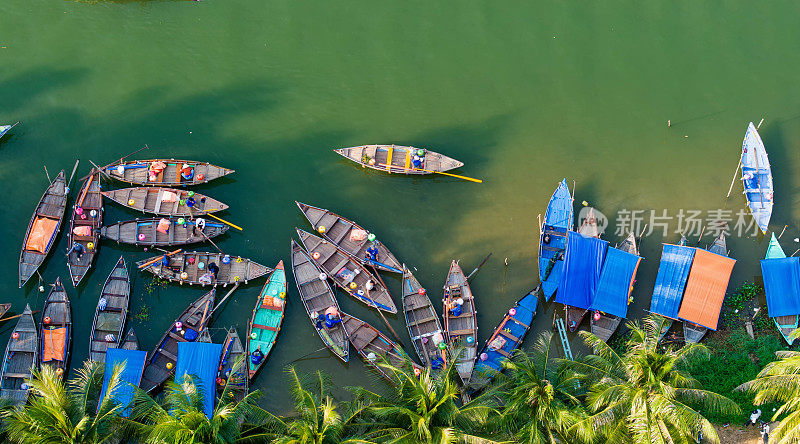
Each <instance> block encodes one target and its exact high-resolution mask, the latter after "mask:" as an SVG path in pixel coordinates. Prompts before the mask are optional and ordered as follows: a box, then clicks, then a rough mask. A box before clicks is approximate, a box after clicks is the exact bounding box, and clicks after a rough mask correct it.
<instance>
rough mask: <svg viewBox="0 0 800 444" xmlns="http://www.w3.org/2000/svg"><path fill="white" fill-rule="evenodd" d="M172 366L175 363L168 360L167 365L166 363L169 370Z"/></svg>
mask: <svg viewBox="0 0 800 444" xmlns="http://www.w3.org/2000/svg"><path fill="white" fill-rule="evenodd" d="M172 366H173V364H172V363H171V362H167V365H166V367H167V370H172Z"/></svg>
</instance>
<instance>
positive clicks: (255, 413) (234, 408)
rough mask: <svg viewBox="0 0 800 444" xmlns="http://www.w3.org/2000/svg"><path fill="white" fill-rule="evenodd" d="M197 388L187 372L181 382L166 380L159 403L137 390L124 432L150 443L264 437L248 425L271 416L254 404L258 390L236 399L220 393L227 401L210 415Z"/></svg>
mask: <svg viewBox="0 0 800 444" xmlns="http://www.w3.org/2000/svg"><path fill="white" fill-rule="evenodd" d="M200 388H201V385H200V384H199V383H198V382H195V380H194V378H193V377H192V376H191V375H186V376H185V377H184V378H183V381H181V383H180V384H177V383H175V382H174V381H169V382H167V384H166V386H165V388H164V397H163V400H162V401H161V403H158V402H157V401H156V400H155V399H153V398H151V397H150V396H149V395H147V393H145V392H144V391H142V390H139V391H138V392H137V394H136V396H135V397H134V400H133V412H132V414H131V418H130V419H131V421H130V422H127V423H126V425H127V427H126V428H125V430H126V432H128V433H130V434H131V435H137V436H139V437H140V438H141V441H142V442H145V443H152V444H167V443H172V444H181V443H198V444H199V443H208V444H226V443H233V442H239V441H240V440H241V439H242V438H251V439H258V438H259V437H261V438H263V435H261V434H260V432H259V431H258V428H257V427H254V426H250V425H249V424H258V423H261V422H263V421H267V420H268V419H269V418H270V417H271V415H269V413H267V412H266V411H264V410H262V409H261V408H259V407H257V406H256V405H255V401H256V400H257V399H258V398H259V397H260V395H261V394H260V392H258V391H254V392H251V393H249V394H247V395H246V396H245V397H244V398H243V399H242V400H241V401H238V402H237V401H235V400H234V399H233V397H232V396H225V393H223V396H222V399H228V400H229V401H227V402H225V401H222V402H218V403H217V405H216V406H215V407H214V411H213V414H212V415H211V417H210V418H209V417H207V416H206V414H205V412H204V409H203V392H202V390H200ZM243 430H247V431H248V433H245V432H243Z"/></svg>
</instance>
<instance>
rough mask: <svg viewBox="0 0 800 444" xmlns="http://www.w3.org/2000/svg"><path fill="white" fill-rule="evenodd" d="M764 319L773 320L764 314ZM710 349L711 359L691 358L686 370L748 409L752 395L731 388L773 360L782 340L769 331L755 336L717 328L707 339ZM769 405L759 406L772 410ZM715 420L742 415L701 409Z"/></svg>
mask: <svg viewBox="0 0 800 444" xmlns="http://www.w3.org/2000/svg"><path fill="white" fill-rule="evenodd" d="M767 321H769V322H770V323H772V321H771V320H770V319H769V318H767ZM707 341H708V344H707V345H708V348H709V350H710V351H711V359H710V360H694V361H692V362H691V363H690V365H689V371H690V372H691V374H692V376H694V377H695V378H696V379H697V380H698V381H699V382H700V384H702V386H703V387H705V388H706V389H708V390H710V391H712V392H714V393H719V394H722V395H725V396H727V397H728V398H730V399H731V400H733V401H734V402H735V403H736V404H737V405H739V408H740V409H741V410H742V411H743V412H750V411H752V410H753V409H754V408H755V407H754V406H753V395H752V394H750V393H746V392H741V391H736V390H734V389H735V388H736V387H738V386H739V385H741V384H744V383H745V382H747V381H750V380H751V379H754V378H755V377H756V375H758V372H759V371H760V370H761V369H762V368H764V366H765V365H767V364H768V363H770V362H772V361H775V360H776V359H777V358H776V357H775V352H777V351H778V350H782V349H783V348H784V345H783V344H782V343H781V340H780V339H778V338H777V337H775V336H772V335H759V336H757V337H756V339H755V340H752V339H750V337H749V336H748V335H747V333H745V332H744V331H742V330H737V331H734V332H731V333H730V334H729V335H726V334H724V333H722V332H719V333H717V334H715V335H710V336H709V337H708V339H707ZM772 407H773V406H772V405H769V406H767V408H768V409H767V410H765V407H763V406H762V407H760V408H761V409H762V410H764V411H771V410H772ZM703 414H704V415H705V416H706V418H708V419H709V420H710V421H712V422H715V423H725V422H732V423H737V422H742V421H743V419H742V418H743V417H742V416H741V415H732V414H724V413H717V412H710V411H709V412H703Z"/></svg>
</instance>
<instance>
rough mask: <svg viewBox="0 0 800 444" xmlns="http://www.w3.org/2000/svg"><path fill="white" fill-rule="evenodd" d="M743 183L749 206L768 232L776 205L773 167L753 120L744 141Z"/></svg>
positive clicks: (763, 228) (742, 159) (758, 221)
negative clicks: (773, 208)
mask: <svg viewBox="0 0 800 444" xmlns="http://www.w3.org/2000/svg"><path fill="white" fill-rule="evenodd" d="M741 165H742V179H741V180H742V185H743V186H744V196H745V198H746V199H747V206H748V207H749V208H750V212H751V213H753V218H754V219H755V221H756V224H758V227H759V228H760V229H761V232H762V233H763V234H767V228H768V227H769V220H770V218H771V217H772V207H773V205H774V197H773V192H774V188H773V184H772V167H771V166H770V164H769V157H768V156H767V150H766V148H764V142H762V141H761V136H760V135H759V134H758V129H757V128H756V127H755V126H754V125H753V122H750V124H749V125H748V126H747V132H746V133H745V135H744V141H743V142H742V157H741Z"/></svg>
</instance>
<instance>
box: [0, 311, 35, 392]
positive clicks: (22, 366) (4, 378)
mask: <svg viewBox="0 0 800 444" xmlns="http://www.w3.org/2000/svg"><path fill="white" fill-rule="evenodd" d="M38 346H39V338H38V334H37V330H36V322H35V321H34V319H33V312H31V307H30V305H26V306H25V311H23V312H22V316H20V318H19V321H17V325H16V327H14V331H13V332H12V333H11V335H10V337H9V339H8V345H6V354H5V356H4V357H3V370H2V373H0V398H7V399H10V400H11V401H12V402H13V403H14V404H15V405H18V406H20V405H24V404H25V403H26V402H27V401H28V389H25V388H23V386H22V384H25V380H26V379H31V377H32V376H33V370H34V369H35V368H36V363H37V361H38V352H39V348H38ZM26 385H27V384H26Z"/></svg>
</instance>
